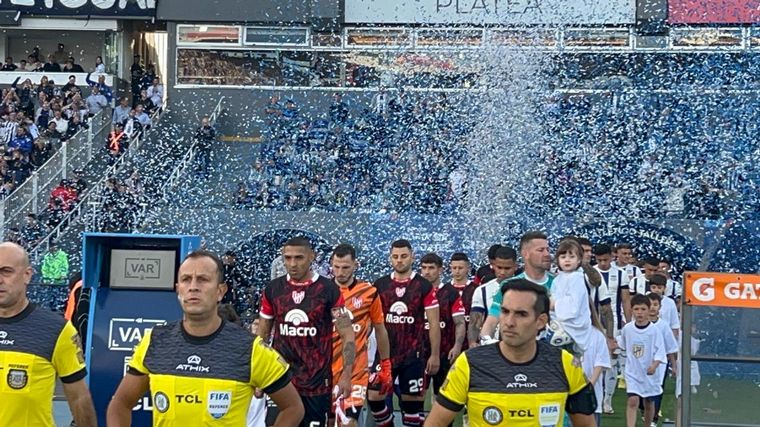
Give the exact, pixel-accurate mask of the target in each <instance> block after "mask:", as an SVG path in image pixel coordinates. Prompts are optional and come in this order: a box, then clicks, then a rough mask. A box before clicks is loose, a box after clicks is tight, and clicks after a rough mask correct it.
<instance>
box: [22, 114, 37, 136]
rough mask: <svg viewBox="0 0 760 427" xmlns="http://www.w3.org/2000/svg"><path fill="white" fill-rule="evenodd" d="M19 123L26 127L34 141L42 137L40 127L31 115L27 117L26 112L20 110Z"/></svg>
mask: <svg viewBox="0 0 760 427" xmlns="http://www.w3.org/2000/svg"><path fill="white" fill-rule="evenodd" d="M19 120H20V122H19V125H20V126H24V127H25V128H26V132H27V133H28V134H29V136H30V137H32V141H36V140H37V139H38V138H39V137H40V129H39V128H38V127H37V125H36V124H35V123H34V120H32V118H31V117H26V115H24V113H21V112H19Z"/></svg>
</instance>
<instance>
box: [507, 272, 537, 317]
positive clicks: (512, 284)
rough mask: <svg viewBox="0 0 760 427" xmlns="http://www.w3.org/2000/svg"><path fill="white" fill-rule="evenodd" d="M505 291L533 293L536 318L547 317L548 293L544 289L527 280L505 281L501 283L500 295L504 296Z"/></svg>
mask: <svg viewBox="0 0 760 427" xmlns="http://www.w3.org/2000/svg"><path fill="white" fill-rule="evenodd" d="M507 291H518V292H533V293H534V294H535V295H536V303H535V304H533V311H535V312H536V316H539V315H541V314H546V315H547V316H548V315H549V292H548V291H547V290H546V288H545V287H543V286H541V285H537V284H535V283H533V282H531V281H530V280H527V279H507V280H505V281H503V282H502V283H501V295H502V296H506V294H507Z"/></svg>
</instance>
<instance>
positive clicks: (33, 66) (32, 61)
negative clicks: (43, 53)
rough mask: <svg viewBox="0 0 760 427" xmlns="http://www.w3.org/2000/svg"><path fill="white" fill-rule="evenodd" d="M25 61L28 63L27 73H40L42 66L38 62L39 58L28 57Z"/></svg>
mask: <svg viewBox="0 0 760 427" xmlns="http://www.w3.org/2000/svg"><path fill="white" fill-rule="evenodd" d="M27 59H28V62H29V65H28V68H29V71H32V72H38V71H42V68H43V64H42V63H41V62H40V59H39V58H37V57H35V56H34V55H29V56H28V57H27Z"/></svg>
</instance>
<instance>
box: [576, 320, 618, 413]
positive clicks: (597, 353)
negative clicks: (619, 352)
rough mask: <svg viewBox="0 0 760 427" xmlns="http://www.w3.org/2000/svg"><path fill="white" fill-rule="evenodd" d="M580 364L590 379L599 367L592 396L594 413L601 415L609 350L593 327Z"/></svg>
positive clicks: (601, 336) (601, 335)
mask: <svg viewBox="0 0 760 427" xmlns="http://www.w3.org/2000/svg"><path fill="white" fill-rule="evenodd" d="M581 364H582V366H583V373H584V374H586V378H588V379H589V380H590V379H591V375H592V374H593V373H594V368H596V367H601V368H602V374H601V375H600V376H599V378H598V379H597V380H596V382H595V383H594V394H595V395H596V412H597V413H602V402H603V400H602V379H603V378H604V370H605V369H610V367H611V363H610V350H609V348H608V347H607V338H605V336H604V334H603V333H602V332H601V331H600V330H599V329H596V328H594V327H592V328H591V334H590V340H589V343H588V348H587V349H586V351H585V352H584V353H583V356H582V358H581Z"/></svg>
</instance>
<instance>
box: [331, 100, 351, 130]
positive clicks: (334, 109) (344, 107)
mask: <svg viewBox="0 0 760 427" xmlns="http://www.w3.org/2000/svg"><path fill="white" fill-rule="evenodd" d="M330 120H331V121H332V122H333V123H335V124H337V125H343V124H344V123H346V121H348V103H347V102H346V101H344V100H343V95H342V94H340V93H335V94H333V103H332V105H330Z"/></svg>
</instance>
